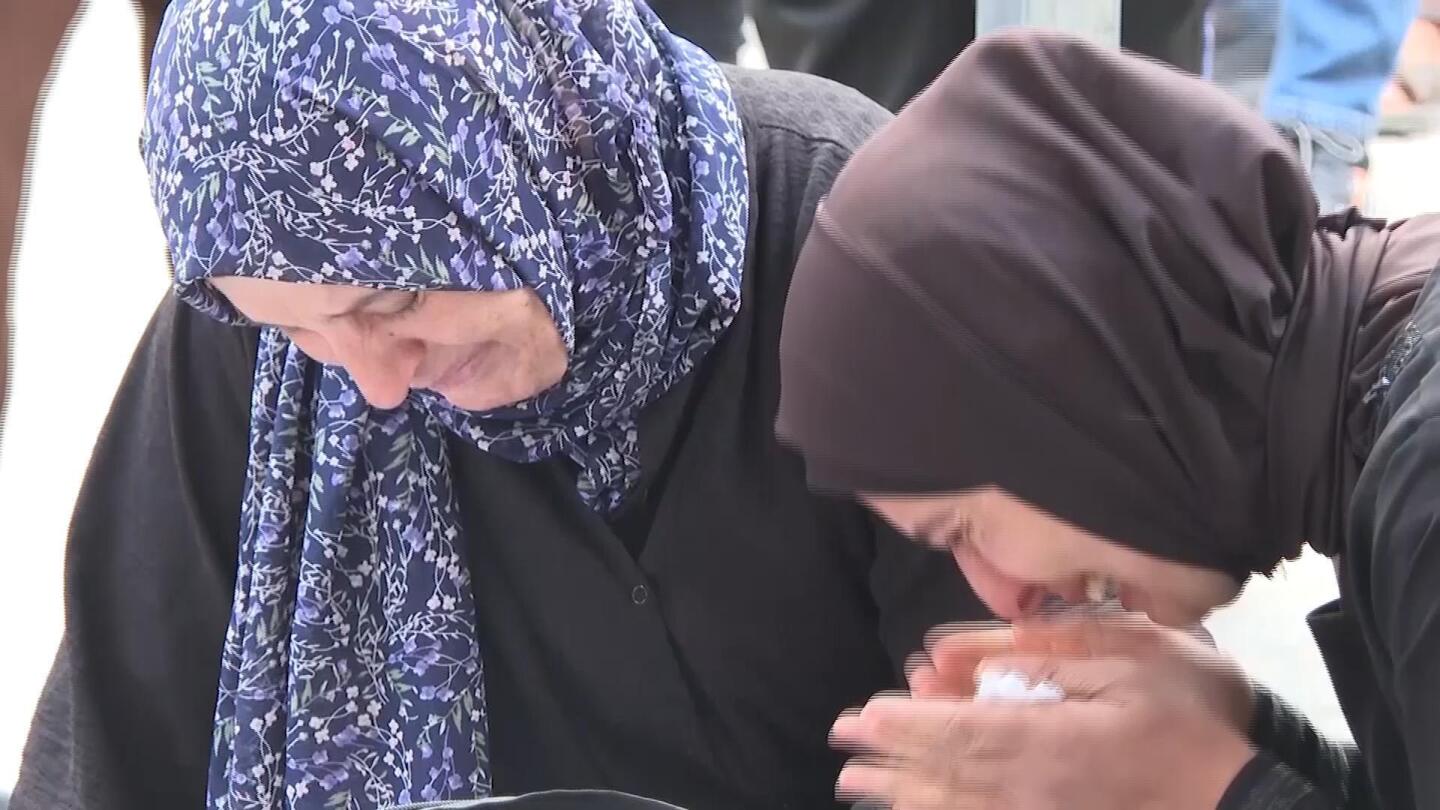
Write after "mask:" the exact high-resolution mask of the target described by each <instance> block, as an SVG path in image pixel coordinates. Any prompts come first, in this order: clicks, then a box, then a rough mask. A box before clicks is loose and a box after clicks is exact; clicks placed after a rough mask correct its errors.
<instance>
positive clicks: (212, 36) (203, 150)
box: [143, 0, 748, 810]
mask: <svg viewBox="0 0 1440 810" xmlns="http://www.w3.org/2000/svg"><path fill="white" fill-rule="evenodd" d="M143 147H144V152H145V157H146V164H147V168H148V170H149V173H150V178H151V182H152V191H153V194H154V198H155V200H156V203H157V206H158V208H159V212H160V216H161V220H162V224H163V226H164V230H165V235H166V237H167V240H168V244H169V248H170V251H171V256H172V259H173V261H174V264H175V273H176V281H175V287H176V290H177V292H178V294H179V295H180V296H181V297H182V298H183V299H184V300H185V301H186V302H188V303H189V304H191V305H193V306H195V307H197V308H199V309H200V310H202V311H204V312H206V313H209V314H211V315H213V316H215V317H218V318H221V319H223V320H226V321H229V322H234V323H240V322H243V319H242V318H241V316H240V315H239V314H238V313H237V312H235V311H234V310H233V309H232V308H231V307H230V305H229V304H228V303H227V302H226V301H225V299H224V298H223V297H221V296H220V295H218V294H217V293H216V292H215V291H214V289H213V288H212V287H211V286H210V285H209V284H208V283H207V279H210V278H214V277H217V276H225V275H236V276H249V277H256V278H269V279H280V280H285V281H295V282H309V283H325V284H350V285H358V286H364V287H371V288H382V289H405V290H419V289H451V290H510V289H515V288H520V287H526V288H530V289H532V290H534V291H535V292H536V293H538V295H539V297H540V298H541V300H542V301H543V302H544V303H545V305H546V307H547V308H548V309H549V312H550V314H551V316H552V317H553V318H554V320H555V323H556V325H557V326H558V328H559V330H560V333H561V335H562V337H563V339H564V343H565V346H566V348H567V349H568V351H569V370H568V372H567V374H566V376H565V378H564V379H563V380H562V381H561V382H560V383H559V384H558V385H556V386H555V387H553V388H552V389H550V390H548V391H545V392H543V393H542V394H540V395H539V396H537V397H535V398H533V399H532V400H529V401H526V402H522V403H517V404H515V405H513V406H509V407H506V408H502V409H498V410H495V411H491V412H486V413H473V412H466V411H461V410H458V409H456V408H454V407H452V406H450V405H449V404H448V403H446V402H445V401H444V400H443V399H442V398H441V397H439V396H438V395H435V394H433V393H431V392H427V391H414V392H412V393H411V395H410V397H409V398H408V400H407V402H406V403H405V404H404V405H402V406H401V407H400V408H397V409H395V410H391V411H378V410H374V409H371V408H369V407H368V406H367V405H366V403H365V401H364V400H363V399H362V398H361V396H360V395H359V392H358V390H357V388H356V386H355V385H354V383H353V382H352V381H351V379H350V378H349V377H348V376H347V375H346V374H345V372H344V371H343V369H339V368H330V367H324V368H320V367H318V366H317V365H316V364H314V363H313V362H312V361H310V360H309V359H308V358H306V357H305V356H304V355H303V354H302V353H301V352H300V351H299V350H298V349H296V348H295V346H294V345H293V344H292V343H291V342H290V341H289V340H288V339H287V338H286V337H285V335H284V334H283V333H281V332H280V331H278V330H276V329H271V328H266V329H264V330H262V333H261V341H260V349H259V357H258V359H257V365H256V370H255V389H254V398H253V404H252V417H251V418H252V421H251V447H250V466H249V475H248V480H247V485H246V489H245V495H244V506H243V513H242V531H241V537H240V561H239V578H238V582H237V584H236V591H235V602H234V609H233V615H232V620H231V625H230V628H229V632H228V634H227V637H226V640H225V646H224V654H223V662H222V669H221V683H220V689H219V698H218V705H217V709H216V734H215V742H214V750H213V757H212V766H211V772H210V779H209V806H210V807H211V808H215V809H216V810H219V809H220V808H225V809H226V810H240V809H241V808H244V809H245V810H251V809H252V808H253V809H254V810H278V809H279V808H282V807H284V808H326V810H330V809H331V808H337V807H339V808H356V809H357V810H369V808H379V807H386V806H391V805H394V804H404V803H407V802H419V801H430V800H443V799H449V798H471V797H480V796H485V795H487V794H488V793H489V791H490V772H489V767H488V756H487V744H488V741H487V730H486V709H485V690H484V675H483V667H482V661H481V655H480V651H481V643H482V642H483V639H479V638H477V635H476V624H475V614H474V610H475V607H474V600H473V595H472V593H471V589H470V588H471V585H470V578H469V575H468V573H467V561H466V560H465V558H464V555H463V553H462V549H463V548H465V546H466V543H465V541H464V533H465V528H464V527H463V526H462V525H461V524H460V522H459V511H458V509H457V506H456V503H455V498H456V496H457V493H456V492H455V491H454V489H453V488H452V485H451V481H450V474H449V462H448V459H447V457H446V444H445V443H446V439H447V436H459V437H461V438H463V439H464V440H466V441H469V442H472V443H473V444H475V445H476V446H478V447H480V448H481V449H483V450H486V451H489V452H491V453H495V454H497V455H499V456H502V457H504V458H506V459H510V460H514V461H537V460H541V459H546V458H550V457H554V456H563V457H568V458H570V459H572V460H573V461H574V462H575V463H576V465H577V466H578V468H579V474H578V491H579V496H580V497H581V498H582V499H583V501H584V502H585V503H587V504H588V505H590V506H591V507H592V508H594V509H596V510H597V511H601V512H607V511H610V510H612V509H614V508H615V507H616V506H617V505H618V504H619V503H620V502H621V500H622V499H623V498H624V497H625V495H626V493H627V491H628V489H629V487H630V486H631V485H632V484H633V482H634V481H635V479H636V478H637V476H638V472H639V467H638V460H637V447H636V441H637V439H636V417H637V414H638V412H639V411H640V409H641V408H643V407H644V406H645V405H646V404H647V403H649V402H651V401H653V400H654V399H656V398H657V397H658V396H659V395H660V394H661V393H663V392H664V391H665V390H666V389H667V388H668V387H670V386H671V385H672V384H674V383H675V382H676V381H677V380H678V379H680V378H681V377H683V376H684V375H686V374H687V373H688V372H689V371H690V370H691V369H693V368H694V367H695V365H696V364H697V363H698V362H699V361H700V360H701V358H703V357H704V356H705V354H706V352H707V351H708V350H709V349H710V348H711V347H712V346H713V345H714V344H715V342H716V340H718V339H719V337H720V335H721V334H722V333H723V331H724V330H725V328H726V327H727V326H728V325H729V323H730V322H731V320H732V319H733V317H734V315H735V313H736V312H737V311H738V309H739V306H740V288H741V274H742V268H743V263H744V253H745V232H746V223H747V217H748V211H747V206H748V196H747V194H748V184H747V179H746V167H745V165H744V151H743V144H742V135H741V128H740V124H739V120H738V117H737V111H736V108H735V105H734V102H733V99H732V97H731V94H730V90H729V87H728V85H727V83H726V81H725V79H724V77H723V76H722V75H721V74H720V71H719V69H718V67H717V66H716V65H715V64H714V63H713V62H712V61H711V60H709V59H708V58H706V57H705V56H704V55H703V54H702V53H701V52H700V51H699V50H698V49H696V48H694V47H693V46H691V45H690V44H689V43H686V42H684V41H683V40H680V39H678V38H676V37H673V36H671V35H670V34H669V33H668V32H667V31H666V30H665V29H664V27H663V26H662V25H661V23H660V22H659V20H658V19H657V18H656V17H655V15H654V14H653V13H652V12H651V11H650V10H649V8H648V7H646V6H645V5H643V3H640V2H634V3H632V2H629V0H491V1H489V2H487V1H486V0H177V2H176V3H174V4H172V6H171V8H170V10H169V12H168V14H167V15H166V18H165V21H164V24H163V27H162V30H161V32H160V37H159V44H158V46H157V48H156V52H155V61H154V69H153V72H152V75H151V83H150V90H149V98H148V109H147V118H146V126H145V132H144V137H143ZM474 562H475V564H482V565H483V564H484V561H483V560H480V561H474Z"/></svg>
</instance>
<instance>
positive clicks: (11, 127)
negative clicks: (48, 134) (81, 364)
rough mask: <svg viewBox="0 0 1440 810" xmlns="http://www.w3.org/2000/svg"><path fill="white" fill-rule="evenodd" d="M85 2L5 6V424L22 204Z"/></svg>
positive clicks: (0, 236) (31, 1)
mask: <svg viewBox="0 0 1440 810" xmlns="http://www.w3.org/2000/svg"><path fill="white" fill-rule="evenodd" d="M79 7H80V2H79V0H17V1H16V2H6V3H0V75H3V76H5V77H6V78H7V79H9V81H8V82H7V84H6V85H5V88H6V89H5V90H4V91H3V94H0V420H3V419H4V417H5V404H6V402H7V400H8V393H9V391H8V388H9V380H10V330H11V323H10V279H11V276H12V275H13V273H14V265H15V255H16V239H17V238H18V236H19V234H20V200H21V197H22V196H23V194H22V192H23V189H24V185H25V174H26V170H27V168H28V167H27V166H26V163H27V160H26V158H27V156H28V155H29V151H30V140H31V135H32V130H33V124H34V122H35V118H36V112H37V109H38V107H39V103H40V95H41V93H42V91H43V90H44V87H45V82H46V79H47V77H48V76H49V75H50V69H51V66H52V64H53V63H54V62H55V61H56V55H57V54H58V53H59V51H60V44H61V42H62V41H63V40H64V37H65V31H66V29H67V28H69V26H70V22H71V20H73V19H74V18H75V13H76V11H77V10H78V9H79Z"/></svg>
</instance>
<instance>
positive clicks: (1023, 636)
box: [1014, 613, 1164, 658]
mask: <svg viewBox="0 0 1440 810" xmlns="http://www.w3.org/2000/svg"><path fill="white" fill-rule="evenodd" d="M1014 633H1015V648H1016V650H1017V651H1019V652H1024V653H1027V654H1038V653H1045V654H1049V655H1054V656H1069V657H1086V658H1105V657H1109V656H1127V657H1142V656H1143V655H1144V654H1145V653H1147V652H1150V651H1153V650H1155V649H1157V648H1158V647H1159V646H1160V645H1161V644H1162V643H1163V639H1164V635H1163V634H1164V629H1163V628H1161V627H1160V626H1159V625H1156V624H1154V623H1153V622H1151V621H1150V620H1149V619H1147V618H1145V616H1144V615H1143V614H1137V613H1117V614H1108V615H1102V616H1061V617H1058V618H1036V619H1028V620H1025V621H1021V622H1016V624H1015V629H1014Z"/></svg>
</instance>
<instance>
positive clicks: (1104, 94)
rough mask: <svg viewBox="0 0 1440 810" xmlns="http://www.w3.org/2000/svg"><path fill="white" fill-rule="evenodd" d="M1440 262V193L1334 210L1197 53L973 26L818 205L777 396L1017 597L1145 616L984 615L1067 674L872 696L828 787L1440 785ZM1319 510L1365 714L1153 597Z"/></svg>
mask: <svg viewBox="0 0 1440 810" xmlns="http://www.w3.org/2000/svg"><path fill="white" fill-rule="evenodd" d="M1437 261H1440V218H1437V217H1420V218H1416V219H1412V220H1409V221H1407V222H1403V223H1394V224H1389V225H1387V224H1385V223H1381V222H1375V221H1371V220H1365V219H1361V218H1360V217H1358V216H1357V215H1355V214H1353V213H1351V214H1349V215H1346V216H1341V217H1332V218H1326V219H1324V220H1321V221H1319V222H1317V220H1316V212H1315V206H1314V203H1313V201H1312V195H1311V192H1310V190H1309V188H1308V185H1307V182H1306V180H1305V176H1304V173H1303V171H1302V169H1301V167H1300V165H1299V164H1298V162H1297V161H1296V160H1295V158H1294V156H1293V155H1292V154H1291V153H1290V151H1289V148H1288V147H1287V145H1286V143H1285V141H1284V140H1283V139H1282V138H1281V137H1280V136H1279V135H1277V134H1276V133H1274V132H1273V131H1271V130H1270V129H1269V127H1268V126H1267V125H1266V124H1265V123H1264V122H1263V121H1261V120H1260V119H1259V118H1257V117H1255V116H1254V115H1252V114H1251V113H1249V112H1247V111H1246V110H1244V109H1242V108H1241V107H1240V106H1238V105H1237V104H1236V103H1235V102H1233V101H1231V100H1230V99H1228V98H1227V97H1226V96H1225V94H1224V93H1223V92H1221V91H1220V90H1218V89H1215V88H1213V87H1211V86H1208V85H1206V84H1205V83H1203V82H1201V81H1199V80H1196V79H1193V78H1189V77H1186V76H1182V75H1180V74H1178V73H1174V72H1172V71H1170V70H1167V69H1166V68H1163V67H1161V66H1158V65H1156V64H1152V63H1149V62H1146V61H1143V60H1141V59H1139V58H1135V57H1130V56H1125V55H1121V54H1118V53H1113V52H1107V51H1104V50H1101V49H1099V48H1095V47H1092V46H1089V45H1086V44H1084V43H1082V42H1080V41H1077V40H1073V39H1070V38H1067V37H1063V36H1060V35H1053V34H1043V33H1037V32H1016V33H1009V34H1004V35H1001V36H997V37H992V38H990V39H987V40H982V41H980V42H977V44H976V45H974V46H972V47H971V48H970V49H969V50H967V51H966V52H965V53H964V54H963V55H962V56H961V57H960V58H959V59H958V60H957V61H956V62H955V64H954V65H953V66H952V67H951V68H950V69H949V70H948V71H947V72H946V73H945V74H944V75H943V76H942V77H941V78H940V79H939V80H938V81H937V82H936V83H935V84H934V85H933V86H932V87H931V88H930V89H929V90H927V91H926V92H925V93H924V94H923V95H922V96H920V97H919V98H918V99H917V100H916V101H915V102H914V103H913V104H912V105H911V106H910V107H909V108H907V109H906V110H905V111H904V112H903V113H902V114H901V115H900V116H899V117H898V118H897V119H896V120H895V121H894V123H893V124H891V125H890V126H889V127H888V128H887V129H886V130H884V131H883V132H882V133H881V134H880V135H878V136H877V137H876V138H875V139H874V140H872V141H871V142H870V143H869V144H868V145H867V146H866V147H865V148H864V149H863V150H862V151H861V152H859V153H858V154H857V155H856V156H855V158H854V159H853V160H852V162H851V163H850V165H849V166H848V168H847V169H846V170H845V172H844V173H843V174H842V175H841V177H840V179H839V181H838V182H837V183H836V184H835V186H834V188H833V190H832V192H831V195H830V197H829V199H828V200H827V201H826V202H825V204H824V206H823V207H822V209H821V211H820V212H819V213H818V214H817V216H816V220H815V226H814V228H813V230H812V231H811V234H810V237H809V240H808V242H807V244H806V246H805V248H804V252H803V254H802V257H801V259H800V263H799V266H798V267H797V270H796V274H795V278H794V283H793V287H792V291H791V294H790V299H789V304H788V309H787V313H786V323H785V332H784V337H783V345H782V364H783V365H782V373H783V393H782V401H781V406H780V414H779V419H778V429H779V432H780V435H781V436H782V438H784V439H785V440H786V441H788V442H789V443H790V444H792V445H793V446H795V447H796V448H798V449H799V450H800V451H801V453H802V454H803V455H804V457H805V460H806V463H807V468H808V473H809V476H810V480H811V483H812V485H813V486H814V487H816V488H818V489H823V490H827V491H832V492H843V493H847V494H854V495H856V496H858V497H859V498H860V499H861V500H863V501H864V502H866V503H867V504H868V505H869V506H870V507H871V508H872V509H874V510H875V511H877V512H879V513H880V514H882V515H884V516H885V517H886V518H888V519H889V520H890V521H891V522H893V523H894V524H896V525H897V527H899V528H900V529H902V530H903V531H905V532H906V533H908V534H910V535H911V536H912V537H913V538H914V539H916V540H917V541H920V542H924V543H928V544H931V545H933V546H936V547H938V548H947V549H949V550H951V551H952V552H953V554H954V557H955V559H956V561H957V562H958V564H959V566H960V567H961V569H962V570H963V571H964V572H965V574H966V576H967V577H968V579H969V580H970V583H971V584H972V585H973V586H974V588H975V590H976V592H977V593H978V594H979V595H980V596H981V597H982V598H983V599H984V600H985V601H986V602H987V603H988V604H989V606H990V607H991V609H992V610H993V611H994V612H995V613H996V614H997V615H998V616H1000V617H1001V618H1005V619H1012V620H1027V617H1032V616H1033V614H1034V613H1035V612H1036V610H1037V608H1038V606H1039V604H1040V602H1041V601H1042V600H1043V599H1044V598H1045V597H1046V596H1047V595H1058V596H1061V597H1064V598H1067V599H1077V598H1079V597H1080V596H1081V595H1082V594H1083V593H1084V592H1085V590H1086V584H1087V582H1091V581H1093V580H1095V579H1097V578H1098V579H1103V580H1108V581H1110V582H1111V583H1113V584H1114V585H1115V587H1116V589H1117V590H1118V593H1119V596H1120V599H1121V601H1123V603H1124V604H1125V606H1126V607H1127V608H1129V610H1130V611H1133V612H1134V613H1133V614H1131V615H1132V616H1135V615H1138V614H1147V615H1148V619H1149V620H1150V621H1153V622H1154V624H1151V623H1150V621H1146V622H1143V623H1141V622H1138V621H1136V620H1133V619H1131V620H1112V621H1108V622H1100V623H1094V622H1091V623H1088V624H1087V623H1079V624H1072V625H1070V630H1071V631H1073V634H1072V637H1071V638H1070V639H1069V641H1068V642H1067V643H1068V647H1067V643H1059V642H1057V641H1056V639H1061V641H1063V638H1062V636H1063V633H1061V632H1060V630H1059V629H1057V627H1056V626H1050V627H1048V629H1047V628H1046V627H1044V626H1041V625H1036V624H1034V623H1030V624H1022V625H1020V626H1019V629H1018V630H1017V631H1016V632H1015V633H1014V634H1013V635H1007V636H1005V637H1004V638H1005V639H1006V640H1005V641H1004V642H1003V643H997V642H995V639H994V638H993V637H988V641H986V642H985V643H980V642H978V641H976V640H975V639H966V638H964V637H961V638H960V640H959V641H956V642H954V643H955V644H957V645H959V647H965V646H966V645H969V649H970V650H971V651H972V652H973V651H975V650H984V649H992V650H994V649H999V650H1001V651H1009V652H1020V653H1024V652H1026V651H1027V650H1030V651H1033V650H1041V651H1044V652H1047V653H1048V654H1049V655H1048V657H1047V658H1046V659H1045V660H1036V659H1033V658H1022V659H1012V660H1010V661H1009V662H1008V664H1009V665H1013V666H1017V667H1019V668H1021V669H1022V670H1025V669H1030V670H1035V671H1038V672H1039V673H1040V674H1043V675H1045V676H1046V677H1048V678H1050V679H1051V680H1055V681H1056V682H1057V683H1059V685H1060V686H1062V688H1064V690H1065V692H1066V694H1067V700H1065V701H1064V702H1061V703H1055V704H1046V705H1034V706H1021V707H1017V706H1014V705H1012V704H1000V705H999V706H996V705H993V704H987V703H970V702H959V701H945V700H938V701H937V700H933V699H895V698H889V699H877V700H876V701H873V702H872V703H871V705H870V706H868V707H867V708H866V709H865V710H864V711H863V712H861V713H860V714H858V715H856V716H851V717H845V718H842V719H841V721H840V722H839V723H837V726H836V731H835V735H836V739H837V742H838V743H839V744H841V745H844V746H845V747H848V748H852V749H854V750H856V751H857V752H859V753H861V754H862V756H861V758H859V759H857V760H855V761H852V763H851V765H849V766H847V768H846V771H845V773H844V774H843V775H842V778H841V787H842V792H843V793H847V794H853V795H856V796H863V797H866V798H870V799H876V800H880V801H884V802H887V803H890V804H892V805H894V806H896V807H906V808H908V807H932V806H933V807H966V808H969V807H1000V806H1003V807H1008V808H1015V807H1041V806H1044V807H1055V806H1064V807H1067V808H1080V807H1097V808H1117V807H1141V806H1149V807H1166V808H1177V807H1191V806H1194V807H1215V806H1216V805H1217V803H1218V804H1220V805H1221V806H1223V807H1236V808H1239V807H1302V806H1303V807H1311V806H1315V807H1325V806H1332V805H1333V806H1355V807H1385V808H1408V807H1427V808H1430V807H1440V767H1436V766H1437V765H1440V519H1437V518H1440V495H1437V493H1440V418H1434V417H1437V416H1440V291H1437V290H1435V289H1434V286H1433V285H1428V284H1427V281H1428V279H1429V277H1430V274H1431V271H1432V270H1433V269H1434V268H1435V266H1436V263H1437ZM1305 543H1309V544H1310V545H1311V546H1313V547H1315V548H1316V549H1318V550H1320V551H1322V552H1324V553H1326V554H1329V555H1332V556H1334V557H1336V559H1337V570H1338V571H1339V574H1340V584H1341V593H1342V598H1341V599H1340V600H1338V601H1337V602H1335V603H1332V604H1331V605H1328V606H1326V607H1324V608H1321V609H1320V610H1317V611H1316V613H1315V614H1313V615H1312V616H1311V620H1310V621H1311V624H1312V628H1313V630H1314V633H1315V635H1316V637H1317V639H1318V640H1319V641H1320V644H1321V647H1322V652H1323V653H1324V654H1325V656H1326V662H1327V666H1328V669H1329V670H1330V675H1331V678H1332V680H1333V681H1334V683H1335V686H1336V689H1337V692H1338V694H1339V696H1340V698H1341V702H1342V704H1343V706H1344V708H1345V711H1346V715H1347V718H1348V720H1349V722H1350V725H1351V727H1352V729H1353V730H1354V733H1355V737H1356V741H1357V743H1358V749H1352V748H1349V747H1340V746H1334V745H1330V744H1328V743H1325V742H1324V741H1322V740H1320V739H1319V738H1318V737H1317V736H1316V735H1315V734H1314V733H1313V731H1311V730H1310V729H1309V727H1308V726H1307V725H1305V724H1304V722H1303V720H1301V719H1300V718H1298V717H1297V716H1295V715H1293V714H1292V713H1290V712H1288V711H1287V710H1286V709H1285V708H1284V707H1283V706H1281V705H1280V704H1279V703H1278V702H1277V701H1275V700H1273V699H1272V698H1270V697H1269V696H1268V695H1266V694H1264V693H1261V692H1258V691H1256V690H1253V689H1252V688H1251V687H1250V686H1249V685H1248V684H1246V683H1245V681H1244V679H1243V678H1242V677H1239V676H1238V675H1237V674H1236V672H1235V668H1234V667H1233V666H1231V665H1228V664H1227V663H1226V662H1224V660H1223V659H1221V658H1219V657H1218V656H1219V654H1218V653H1213V652H1211V653H1209V654H1208V655H1206V654H1203V653H1202V651H1201V650H1200V649H1199V648H1198V646H1197V645H1194V644H1191V643H1189V642H1188V641H1187V640H1186V638H1185V637H1184V636H1183V635H1182V634H1180V633H1179V632H1178V631H1170V630H1168V629H1167V626H1168V627H1182V626H1185V625H1188V624H1191V623H1193V622H1196V621H1198V620H1199V619H1201V618H1202V617H1203V616H1204V615H1205V614H1206V613H1208V612H1209V611H1210V610H1211V609H1213V608H1215V607H1217V606H1219V605H1221V604H1223V603H1225V602H1227V601H1229V600H1230V599H1231V598H1233V597H1234V595H1235V594H1236V593H1237V592H1238V591H1239V589H1240V586H1241V585H1242V584H1243V582H1244V580H1245V579H1246V578H1247V577H1249V576H1250V575H1252V574H1255V573H1261V574H1266V573H1269V572H1270V571H1271V570H1273V569H1274V568H1275V566H1276V565H1277V564H1278V563H1279V561H1280V560H1282V559H1285V558H1293V557H1295V556H1296V555H1298V554H1299V553H1300V551H1301V548H1302V546H1303V545H1304V544H1305ZM1067 632H1068V631H1067ZM1047 634H1048V635H1047ZM1057 634H1058V635H1057ZM1025 639H1029V642H1025ZM1046 639H1048V640H1046ZM945 643H948V642H942V646H943V645H944V644H945ZM1026 643H1030V646H1029V647H1027V646H1026ZM1057 643H1058V644H1059V646H1056V645H1057ZM986 644H990V645H991V646H990V647H986ZM1067 649H1068V651H1069V652H1071V653H1077V652H1078V653H1081V654H1085V655H1089V656H1091V657H1089V658H1086V659H1083V660H1079V659H1077V660H1068V659H1065V658H1063V657H1057V656H1060V655H1061V654H1062V653H1064V652H1065V651H1066V650H1067ZM951 658H952V659H957V660H958V659H964V660H968V662H969V665H971V666H973V665H974V663H975V659H976V657H975V656H972V657H970V658H966V657H965V656H964V655H960V656H951ZM994 663H997V662H992V664H994ZM947 666H949V665H947V664H945V663H944V662H943V661H942V660H941V658H940V657H939V656H938V655H937V656H936V657H935V659H934V661H933V662H932V663H931V664H929V665H927V666H925V667H923V668H922V670H921V671H920V672H919V673H917V675H916V676H915V680H916V681H917V686H918V689H917V691H920V692H926V693H929V694H931V695H933V694H935V693H936V692H937V691H940V692H943V691H945V690H944V689H943V688H937V687H936V685H935V684H936V683H943V681H944V680H945V678H946V677H950V676H953V675H954V672H949V673H947V671H946V667H947ZM951 669H952V670H953V667H951ZM1032 674H1034V673H1032ZM963 676H964V678H965V679H968V678H969V677H970V676H971V672H969V670H968V669H965V670H964V671H963ZM937 678H938V681H937ZM958 691H960V692H961V693H963V692H964V691H965V690H964V689H959V690H958Z"/></svg>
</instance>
